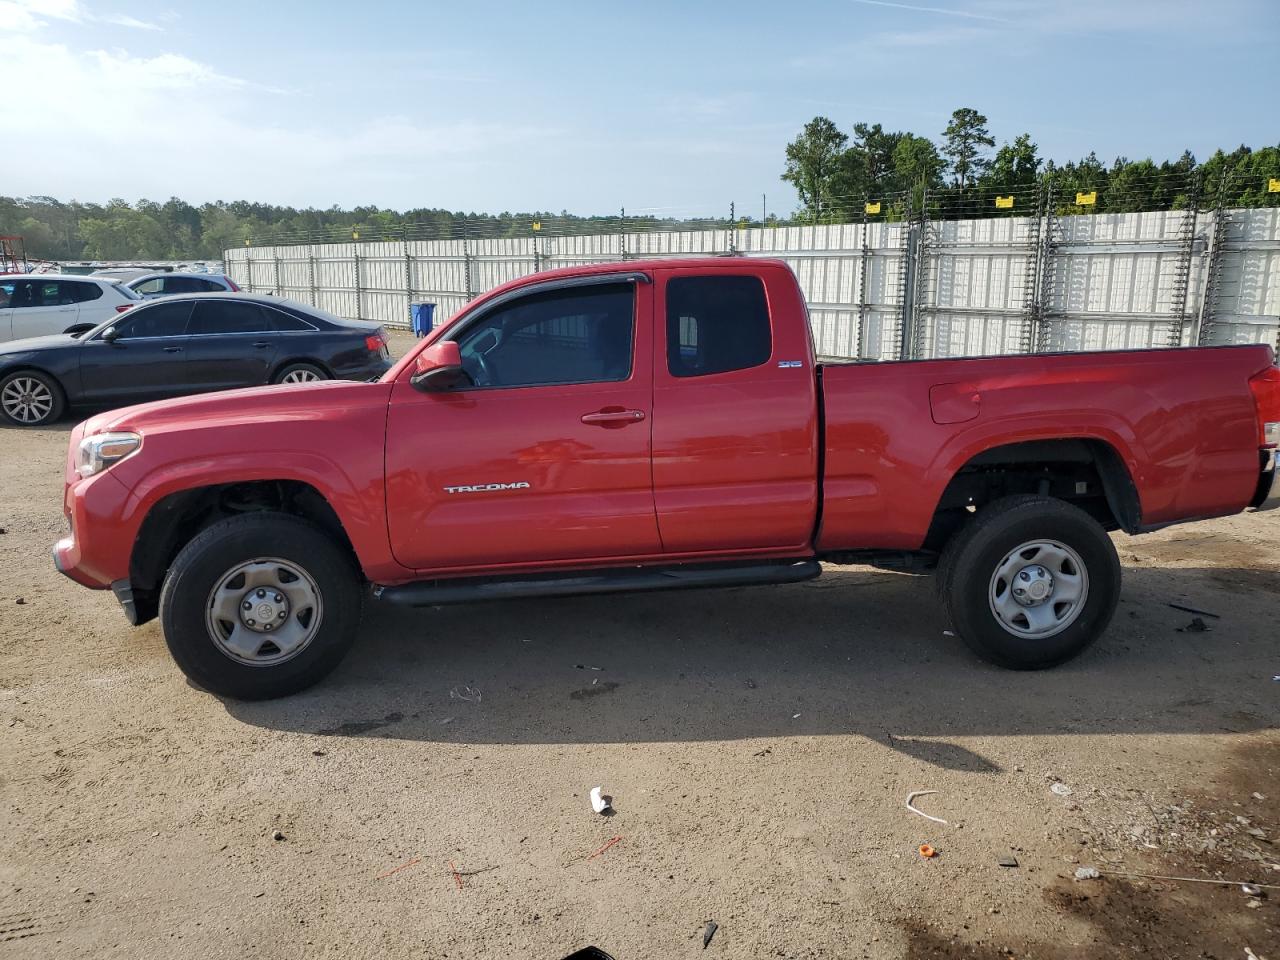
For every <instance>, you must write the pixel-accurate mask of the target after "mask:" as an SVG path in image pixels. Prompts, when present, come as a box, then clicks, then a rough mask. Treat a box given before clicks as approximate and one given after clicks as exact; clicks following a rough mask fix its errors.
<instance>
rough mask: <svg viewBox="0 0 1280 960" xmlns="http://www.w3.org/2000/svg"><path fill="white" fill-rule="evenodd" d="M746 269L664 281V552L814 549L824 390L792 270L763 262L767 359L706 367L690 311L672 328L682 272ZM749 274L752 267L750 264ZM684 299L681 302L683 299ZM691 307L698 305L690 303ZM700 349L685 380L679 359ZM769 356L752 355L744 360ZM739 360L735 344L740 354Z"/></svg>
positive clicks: (659, 379)
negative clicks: (699, 359)
mask: <svg viewBox="0 0 1280 960" xmlns="http://www.w3.org/2000/svg"><path fill="white" fill-rule="evenodd" d="M721 273H722V274H723V275H725V276H732V275H734V272H733V266H732V264H727V265H726V267H725V268H724V270H723V271H716V270H708V269H707V268H705V267H701V268H698V269H688V270H680V269H673V270H668V271H662V272H660V273H659V275H658V276H657V277H656V278H655V282H656V286H657V288H658V303H659V304H662V305H664V307H662V308H660V309H659V310H658V311H655V316H654V330H655V348H654V396H653V483H654V501H655V504H656V506H657V512H658V526H659V529H660V531H661V534H662V544H663V548H664V549H665V550H666V551H667V552H669V553H684V552H690V551H720V552H723V551H726V550H752V549H758V550H778V549H791V548H795V549H797V550H803V549H805V547H806V546H807V545H808V544H809V543H810V541H811V539H812V535H813V529H814V523H815V520H816V515H817V499H818V498H817V491H818V487H817V476H818V424H817V409H818V402H817V388H816V382H815V378H814V369H813V353H812V348H811V346H810V343H809V338H808V318H807V316H806V313H805V308H804V304H803V301H801V299H800V297H799V291H798V290H797V288H796V285H795V281H794V280H793V279H792V278H791V276H790V274H789V273H788V272H787V271H786V270H785V269H783V268H781V267H767V268H762V267H759V266H753V269H752V275H753V276H761V275H762V276H763V278H764V290H765V298H766V302H767V305H768V310H769V315H770V318H771V321H772V347H771V350H770V351H769V352H768V355H767V357H765V358H764V361H763V362H762V363H758V364H754V365H752V366H749V367H745V368H742V369H736V370H726V371H724V372H710V373H699V372H698V370H697V364H696V362H692V358H693V357H694V356H695V355H696V352H697V350H698V349H699V347H698V345H697V344H695V343H693V342H692V340H693V339H694V333H693V332H692V330H691V328H690V326H689V323H690V320H689V318H687V317H686V318H677V319H678V320H679V321H680V322H679V323H676V322H675V321H674V320H673V321H672V325H671V331H670V332H671V333H674V334H675V335H676V336H679V337H681V338H684V339H682V342H681V343H679V344H676V343H675V342H674V338H673V342H672V344H671V351H672V353H671V356H669V350H668V333H669V331H668V318H667V316H666V308H665V305H666V304H667V303H668V300H667V296H668V289H669V287H670V285H671V283H672V282H673V281H676V280H678V279H680V278H682V277H706V276H708V275H717V274H721ZM739 273H741V268H739ZM679 302H680V300H679V295H677V297H676V300H674V301H673V303H679ZM689 309H690V310H691V311H695V312H696V309H697V308H694V307H690V308H689ZM682 351H688V353H689V355H690V360H691V362H690V363H688V364H684V365H683V371H684V372H685V373H686V375H685V376H676V375H675V374H674V373H673V371H672V365H673V363H674V364H676V365H681V360H680V355H681V352H682ZM756 359H760V357H759V356H751V357H744V358H743V362H749V361H752V360H756ZM730 360H731V361H732V351H730Z"/></svg>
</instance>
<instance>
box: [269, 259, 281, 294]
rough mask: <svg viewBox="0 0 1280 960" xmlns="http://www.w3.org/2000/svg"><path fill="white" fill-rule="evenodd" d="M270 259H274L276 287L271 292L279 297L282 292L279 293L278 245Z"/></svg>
mask: <svg viewBox="0 0 1280 960" xmlns="http://www.w3.org/2000/svg"><path fill="white" fill-rule="evenodd" d="M271 259H272V260H273V261H274V263H275V267H274V276H275V287H276V288H275V290H274V291H273V292H274V293H275V295H276V296H277V297H279V296H282V294H281V293H280V251H279V248H278V247H277V248H276V252H275V254H274V255H273V256H272V258H271Z"/></svg>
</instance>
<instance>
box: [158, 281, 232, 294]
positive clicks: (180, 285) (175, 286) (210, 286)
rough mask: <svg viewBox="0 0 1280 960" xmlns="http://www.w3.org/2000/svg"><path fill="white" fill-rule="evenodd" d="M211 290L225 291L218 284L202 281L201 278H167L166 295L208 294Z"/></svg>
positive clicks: (165, 283)
mask: <svg viewBox="0 0 1280 960" xmlns="http://www.w3.org/2000/svg"><path fill="white" fill-rule="evenodd" d="M211 290H217V291H219V292H221V291H222V290H223V288H222V287H220V286H219V285H218V284H216V283H211V282H209V281H208V280H202V279H200V278H199V277H165V278H164V292H165V293H208V292H210V291H211Z"/></svg>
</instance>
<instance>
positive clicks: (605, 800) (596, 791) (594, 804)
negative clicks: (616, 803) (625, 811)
mask: <svg viewBox="0 0 1280 960" xmlns="http://www.w3.org/2000/svg"><path fill="white" fill-rule="evenodd" d="M612 807H613V797H606V796H605V795H604V794H602V793H601V792H600V788H599V787H592V788H591V809H592V810H594V811H595V812H596V813H604V812H605V811H606V810H610V809H612Z"/></svg>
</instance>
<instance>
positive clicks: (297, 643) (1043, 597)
mask: <svg viewBox="0 0 1280 960" xmlns="http://www.w3.org/2000/svg"><path fill="white" fill-rule="evenodd" d="M172 303H174V301H161V304H159V305H157V306H160V307H163V306H164V305H166V304H172ZM153 309H156V307H144V308H141V309H139V310H138V311H137V316H135V317H134V318H133V319H135V320H136V319H139V318H141V317H143V316H145V315H146V313H147V312H149V311H151V310H153ZM90 347H92V344H91V343H90V344H84V345H83V346H82V349H88V348H90ZM1274 361H1275V357H1274V355H1273V353H1272V351H1271V349H1270V348H1269V347H1267V346H1262V345H1249V346H1231V347H1213V348H1197V349H1184V350H1136V351H1130V352H1108V353H1077V354H1059V355H1040V356H1025V355H1018V356H1004V357H987V358H982V359H952V360H918V361H904V362H891V363H857V362H850V363H845V364H838V363H837V364H820V363H818V362H816V361H815V358H814V353H813V344H812V339H811V336H810V332H809V323H808V317H807V311H806V307H805V301H804V298H803V296H802V295H801V291H800V288H799V285H798V284H797V282H796V279H795V277H794V275H793V274H792V273H791V272H790V270H789V269H788V268H787V266H786V265H785V264H784V263H783V262H781V261H774V260H756V259H750V260H746V259H733V258H716V259H696V260H664V261H649V262H643V261H640V262H629V263H611V264H597V265H594V266H584V267H571V268H566V269H562V270H553V271H548V272H546V273H538V274H533V275H531V276H529V277H525V278H523V279H520V280H517V281H514V282H512V283H508V284H506V285H505V286H502V287H499V288H497V289H496V290H493V291H492V292H490V293H489V294H487V295H485V296H483V297H480V298H478V299H476V300H474V301H472V302H471V303H470V304H468V305H467V306H466V307H465V308H464V309H463V311H462V312H461V313H460V314H459V315H457V316H456V317H455V318H454V319H453V320H452V321H451V322H450V323H448V324H447V325H446V326H444V327H443V328H441V329H438V330H436V331H434V332H433V333H432V334H431V335H430V336H429V337H428V338H427V339H426V340H425V341H424V342H423V344H422V345H421V346H420V347H418V348H417V349H416V350H414V351H413V352H411V353H410V354H409V355H408V356H406V357H405V358H404V359H402V360H401V361H399V362H398V363H397V364H396V365H395V366H394V367H393V368H392V369H391V370H390V371H389V372H388V373H387V374H386V375H385V376H384V377H382V379H381V380H379V381H378V382H376V383H345V384H336V383H335V384H315V385H310V386H306V387H302V388H297V389H276V388H267V389H263V390H256V391H252V392H248V391H242V392H239V393H230V394H223V395H217V396H205V397H195V398H190V399H185V400H180V401H176V402H170V403H163V404H147V405H144V406H138V407H134V408H132V409H128V410H116V411H113V412H111V413H107V414H102V415H100V416H96V417H93V418H92V419H90V420H88V421H86V422H85V423H83V424H81V425H80V426H78V427H77V428H76V429H75V431H74V432H73V433H72V435H71V451H70V458H69V461H68V463H69V466H68V470H67V484H66V493H65V512H66V515H67V517H68V519H69V521H70V526H71V534H70V535H69V536H68V537H66V538H65V539H63V540H61V541H59V542H58V544H57V545H56V546H55V548H54V556H55V559H56V563H57V566H58V568H59V569H60V570H61V571H62V572H63V573H65V574H66V575H67V576H69V577H71V578H72V579H73V580H75V581H77V582H79V583H81V584H84V585H86V586H89V587H94V588H98V589H105V588H108V587H109V588H110V589H112V590H113V591H114V592H115V594H116V596H117V597H118V598H119V600H120V602H121V604H122V605H123V607H124V610H125V612H126V614H127V615H128V617H129V619H130V620H131V621H132V622H133V623H143V622H146V621H148V620H150V619H152V618H154V617H156V616H157V614H158V615H159V617H160V620H161V623H162V626H163V629H164V635H165V639H166V641H167V643H168V646H169V649H170V651H171V652H172V653H173V656H174V658H175V659H176V660H177V662H178V665H179V666H180V667H181V668H182V670H183V671H184V672H185V673H186V674H187V676H188V677H190V678H191V680H192V681H193V682H195V683H197V684H199V685H200V686H202V687H204V688H205V689H207V690H211V691H213V692H215V693H218V694H223V695H226V696H230V697H238V698H260V697H272V696H279V695H283V694H287V693H291V692H294V691H297V690H300V689H302V688H304V687H306V686H308V685H310V684H312V683H314V682H316V681H317V680H319V679H320V678H321V677H323V676H324V675H325V674H327V673H328V672H329V671H330V670H332V669H333V667H334V666H335V665H336V664H337V663H338V662H339V660H341V658H342V657H343V655H344V653H345V652H346V651H347V649H348V648H349V647H350V646H351V644H352V642H353V640H354V639H355V635H356V630H357V626H358V623H359V619H360V609H361V595H362V590H363V588H364V585H365V584H366V583H367V584H371V585H372V588H373V595H374V596H375V597H378V598H380V599H381V600H382V601H384V602H390V603H396V604H407V605H412V606H433V605H436V604H444V603H459V602H471V601H477V600H483V599H489V598H508V597H530V596H539V595H557V594H575V593H598V592H606V591H622V590H655V589H667V588H673V587H677V588H678V587H702V586H749V585H754V584H774V583H789V582H794V581H800V580H808V579H810V578H813V577H816V576H818V575H819V573H820V572H821V566H820V562H822V561H828V562H832V563H870V564H874V565H880V566H888V567H896V568H909V569H913V570H919V571H927V570H931V569H935V568H936V572H937V573H938V574H939V580H940V592H941V595H942V598H943V600H944V602H945V604H946V608H947V611H948V613H949V616H950V620H951V622H952V624H953V625H954V628H955V632H956V633H958V634H959V636H960V637H962V638H963V639H964V641H966V642H967V643H968V644H969V645H970V646H971V647H972V648H973V649H974V650H975V651H976V652H977V653H979V654H980V655H982V656H983V657H986V658H987V659H989V660H992V661H994V662H995V663H998V664H1000V665H1002V666H1005V667H1011V668H1015V669H1038V668H1043V667H1050V666H1053V665H1055V664H1057V663H1061V662H1062V661H1064V660H1066V659H1068V658H1070V657H1073V656H1075V655H1076V654H1078V653H1079V652H1080V651H1081V650H1083V649H1084V648H1085V647H1086V646H1088V644H1089V643H1091V642H1092V641H1093V640H1094V639H1096V638H1097V637H1098V636H1099V635H1100V634H1101V633H1102V632H1103V630H1105V628H1106V626H1107V624H1108V622H1109V621H1110V620H1111V617H1112V614H1113V612H1114V611H1115V608H1116V603H1117V600H1118V598H1119V593H1120V563H1119V559H1118V558H1117V555H1116V549H1115V546H1114V544H1113V543H1112V540H1111V538H1110V537H1109V536H1108V535H1107V531H1108V530H1115V529H1122V530H1124V531H1126V532H1128V533H1131V534H1137V533H1141V532H1143V531H1147V530H1154V529H1157V528H1160V527H1164V526H1167V525H1169V524H1172V523H1178V522H1182V521H1187V520H1194V519H1200V518H1205V517H1215V516H1224V515H1227V514H1233V513H1238V512H1240V511H1242V510H1245V509H1247V508H1250V507H1253V508H1267V507H1274V506H1276V505H1277V504H1280V484H1277V483H1276V480H1275V473H1276V470H1275V456H1276V447H1277V445H1280V368H1277V367H1276V366H1275V365H1274ZM813 596H814V597H815V598H818V597H820V596H821V594H819V593H815V594H813ZM815 602H821V601H820V600H817V599H815ZM850 629H851V630H855V629H856V625H851V627H850Z"/></svg>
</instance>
